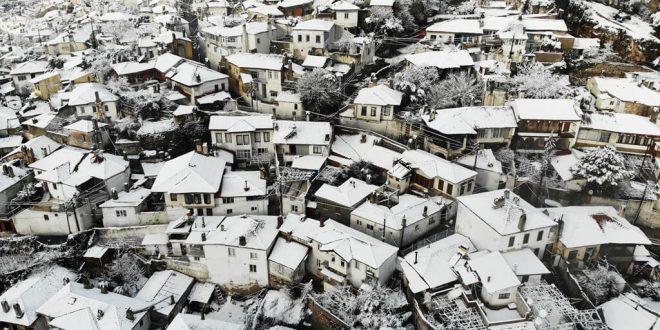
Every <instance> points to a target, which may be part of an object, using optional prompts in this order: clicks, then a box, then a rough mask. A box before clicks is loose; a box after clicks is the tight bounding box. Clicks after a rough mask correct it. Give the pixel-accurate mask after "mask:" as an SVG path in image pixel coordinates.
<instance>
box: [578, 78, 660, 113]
mask: <svg viewBox="0 0 660 330" xmlns="http://www.w3.org/2000/svg"><path fill="white" fill-rule="evenodd" d="M591 79H593V80H594V82H595V83H596V85H597V86H598V90H599V91H600V92H601V93H607V94H609V95H611V96H613V97H615V98H617V99H619V100H621V101H624V102H635V103H641V104H644V105H647V106H651V107H657V106H660V92H658V91H656V90H653V89H650V88H648V87H646V86H644V85H641V84H639V83H638V82H636V81H635V79H634V78H603V77H593V78H591Z"/></svg>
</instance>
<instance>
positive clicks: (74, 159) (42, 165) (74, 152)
mask: <svg viewBox="0 0 660 330" xmlns="http://www.w3.org/2000/svg"><path fill="white" fill-rule="evenodd" d="M35 152H36V151H35ZM87 152H88V151H87V150H84V149H79V148H75V147H69V146H66V147H63V148H61V149H58V150H55V151H53V152H52V153H50V154H49V155H48V156H46V157H44V158H42V159H40V160H37V161H36V162H34V163H32V164H30V165H29V167H30V168H33V169H36V170H41V171H48V170H52V169H54V168H57V167H59V166H60V165H62V164H64V163H68V162H71V163H75V164H77V163H78V162H79V161H80V160H81V159H82V158H83V157H84V156H85V154H86V153H87Z"/></svg>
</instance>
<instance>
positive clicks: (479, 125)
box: [422, 106, 518, 135]
mask: <svg viewBox="0 0 660 330" xmlns="http://www.w3.org/2000/svg"><path fill="white" fill-rule="evenodd" d="M431 111H434V112H435V118H433V119H431V117H432V116H431V115H428V114H425V115H422V119H423V120H424V123H426V126H428V127H429V128H430V129H433V130H435V131H437V132H439V133H442V134H448V135H453V134H477V130H478V129H484V128H517V127H518V123H517V122H516V116H515V115H514V113H513V111H512V110H511V108H509V107H498V106H488V107H464V108H452V109H441V110H431Z"/></svg>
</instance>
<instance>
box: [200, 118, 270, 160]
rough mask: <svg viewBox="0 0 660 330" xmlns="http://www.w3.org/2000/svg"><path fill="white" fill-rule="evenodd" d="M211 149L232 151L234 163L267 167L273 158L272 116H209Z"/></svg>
mask: <svg viewBox="0 0 660 330" xmlns="http://www.w3.org/2000/svg"><path fill="white" fill-rule="evenodd" d="M209 130H210V131H211V142H212V144H213V146H215V147H218V148H221V149H225V150H228V151H231V152H233V153H234V155H235V159H236V160H237V162H242V163H251V164H260V163H268V162H270V161H271V160H272V159H273V156H274V155H275V144H274V143H273V140H272V139H273V134H274V130H273V119H272V118H271V116H265V115H257V116H211V118H210V121H209Z"/></svg>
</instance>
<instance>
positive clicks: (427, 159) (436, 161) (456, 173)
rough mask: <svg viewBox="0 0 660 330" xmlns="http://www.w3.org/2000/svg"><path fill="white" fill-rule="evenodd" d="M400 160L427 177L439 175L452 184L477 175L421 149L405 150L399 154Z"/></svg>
mask: <svg viewBox="0 0 660 330" xmlns="http://www.w3.org/2000/svg"><path fill="white" fill-rule="evenodd" d="M401 160H402V161H403V162H405V163H406V164H407V165H408V166H409V167H411V168H413V169H417V170H419V171H421V172H422V174H423V175H424V176H426V177H427V178H435V177H439V178H441V179H443V180H445V181H449V182H451V183H454V184H455V183H460V182H463V181H465V180H467V179H470V178H472V177H475V176H476V175H477V172H475V171H472V170H470V169H467V168H465V167H463V166H461V165H458V164H455V163H452V162H450V161H448V160H446V159H444V158H441V157H438V156H436V155H434V154H431V153H428V152H426V151H422V150H406V151H404V152H403V154H401Z"/></svg>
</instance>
